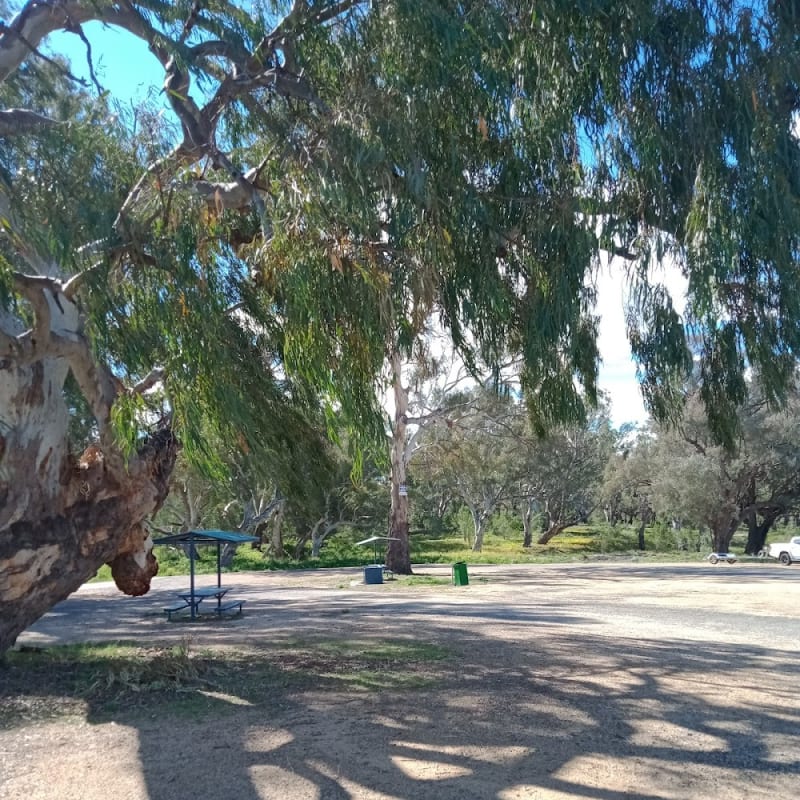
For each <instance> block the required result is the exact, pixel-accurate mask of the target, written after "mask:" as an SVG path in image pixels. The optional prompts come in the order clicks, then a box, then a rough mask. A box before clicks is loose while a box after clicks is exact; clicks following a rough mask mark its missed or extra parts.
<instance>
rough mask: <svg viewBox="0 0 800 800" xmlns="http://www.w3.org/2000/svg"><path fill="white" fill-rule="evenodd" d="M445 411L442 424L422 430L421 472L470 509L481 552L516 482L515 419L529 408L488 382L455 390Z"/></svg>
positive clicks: (476, 548) (475, 542) (474, 536)
mask: <svg viewBox="0 0 800 800" xmlns="http://www.w3.org/2000/svg"><path fill="white" fill-rule="evenodd" d="M441 410H442V414H441V416H440V417H439V419H440V421H441V422H442V424H440V425H436V426H431V427H428V428H425V429H422V430H421V432H420V433H421V437H420V438H421V439H422V447H421V452H420V459H419V471H420V475H421V477H422V478H423V479H424V481H425V482H431V483H434V484H439V485H443V486H447V487H448V488H449V490H450V492H451V493H452V494H453V495H454V496H455V497H457V498H458V499H459V500H460V502H461V503H462V504H463V505H464V506H465V507H466V508H467V509H468V510H469V514H470V519H471V521H472V537H471V547H472V550H473V551H474V552H476V553H479V552H480V551H481V550H482V548H483V539H484V535H485V533H486V525H487V523H488V522H489V520H490V519H491V517H492V515H493V514H494V513H495V512H496V511H498V510H499V508H500V506H501V505H502V504H503V503H504V502H505V501H506V500H508V499H510V497H511V494H512V492H513V489H514V486H515V480H514V478H515V475H516V462H517V451H516V448H515V445H516V443H517V441H516V437H515V435H514V432H513V420H514V418H515V417H519V415H520V413H522V414H524V410H521V406H520V403H519V401H518V400H514V399H513V398H512V397H511V396H510V395H508V394H504V393H498V392H496V391H495V390H494V389H492V388H490V387H485V386H483V387H482V386H478V387H475V388H474V389H473V390H470V391H463V390H462V391H460V392H451V393H450V395H449V396H448V397H447V398H446V402H445V403H443V405H442V407H441ZM448 411H449V412H450V413H448Z"/></svg>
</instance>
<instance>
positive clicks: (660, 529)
mask: <svg viewBox="0 0 800 800" xmlns="http://www.w3.org/2000/svg"><path fill="white" fill-rule="evenodd" d="M494 529H497V530H499V531H500V533H496V532H494ZM794 532H795V531H794V529H791V531H790V533H792V534H793V533H794ZM367 534H368V532H366V531H355V532H345V533H342V534H341V535H337V536H335V537H331V539H330V540H329V541H327V542H326V543H325V547H324V548H323V549H322V553H321V556H320V558H316V559H312V558H304V559H302V560H299V561H297V560H294V559H290V558H286V559H281V560H276V559H271V558H267V557H265V554H264V553H263V552H262V551H261V550H256V549H254V548H252V547H250V546H249V545H243V546H241V547H239V548H238V549H237V551H236V553H235V554H234V556H233V559H232V561H231V563H230V565H229V566H227V567H225V568H224V571H225V572H257V571H263V570H285V569H292V570H296V569H317V568H325V567H357V566H365V565H367V564H372V563H374V561H375V556H374V552H373V549H372V547H364V546H358V545H356V541H359V540H360V539H363V538H364V537H365V536H366V535H367ZM535 535H537V534H535ZM788 535H789V533H787V532H786V530H784V529H781V530H778V531H774V532H772V533H771V534H770V539H771V540H773V541H777V540H779V539H785V538H787V537H788ZM745 541H746V532H745V531H744V530H741V531H738V532H737V533H736V534H735V535H734V537H733V541H732V543H731V550H732V551H733V552H735V553H741V552H742V551H743V549H744V545H745ZM638 545H639V539H638V531H637V529H636V527H635V526H629V525H617V526H611V525H608V524H605V523H602V522H593V523H588V524H583V525H575V526H573V527H571V528H567V530H565V531H563V532H562V533H561V534H559V535H558V536H556V537H555V538H554V539H552V540H551V541H550V542H549V543H548V544H546V545H539V544H534V545H532V546H531V547H523V546H522V534H521V532H519V531H516V530H514V529H513V528H512V527H511V526H510V525H496V526H494V528H493V529H491V530H490V531H489V532H488V533H487V535H486V537H485V539H484V544H483V549H482V550H481V552H479V553H475V552H473V551H472V549H471V546H470V543H469V542H468V541H467V540H466V539H465V537H464V536H463V535H462V534H459V533H452V532H448V533H446V534H432V533H424V532H418V533H415V534H413V535H412V536H411V560H412V562H413V563H415V564H448V565H449V564H452V563H454V562H455V561H465V562H466V563H467V564H548V563H561V562H570V561H584V560H589V559H591V560H594V559H599V558H610V559H627V560H637V561H650V562H658V561H699V560H701V559H703V558H704V557H705V556H706V555H708V553H709V552H711V542H710V538H709V535H708V533H707V532H705V533H699V532H698V531H696V530H694V529H690V528H686V529H683V530H673V529H672V528H671V526H669V525H665V524H664V523H658V524H655V525H652V526H648V527H647V528H646V530H645V550H639V549H638ZM155 553H156V557H157V558H158V562H159V575H186V574H188V572H189V559H188V557H187V556H186V554H185V553H184V552H183V550H181V549H180V548H177V547H166V546H159V547H157V548H156V550H155ZM382 558H383V554H382V553H379V560H380V559H382ZM216 569H217V558H216V549H215V548H214V547H199V548H198V558H197V560H196V562H195V570H196V572H197V573H198V574H201V575H203V574H213V573H215V572H216ZM95 580H111V571H110V569H109V568H108V567H106V566H104V567H102V568H101V569H100V570H99V571H98V573H97V576H96V577H95Z"/></svg>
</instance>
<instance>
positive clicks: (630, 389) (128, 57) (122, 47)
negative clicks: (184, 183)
mask: <svg viewBox="0 0 800 800" xmlns="http://www.w3.org/2000/svg"><path fill="white" fill-rule="evenodd" d="M84 32H85V34H86V36H87V38H88V39H89V41H90V42H91V43H92V58H93V63H94V69H95V73H96V75H97V78H98V80H99V82H100V84H101V85H102V86H103V88H104V89H107V90H108V91H109V92H110V93H111V95H112V96H113V97H115V98H117V99H118V100H120V101H122V102H131V103H134V104H136V103H138V102H141V101H144V100H147V99H151V100H152V99H155V100H157V101H160V102H161V103H163V104H164V106H165V108H168V106H167V103H166V99H165V98H164V95H163V93H161V92H160V87H161V85H162V83H163V80H164V70H163V68H162V67H161V65H160V64H159V62H158V61H157V59H156V58H155V56H153V55H152V53H150V51H149V50H148V49H147V46H146V45H145V44H144V43H143V42H142V41H141V40H139V39H137V38H136V37H134V36H132V35H130V34H129V33H127V32H125V31H120V30H118V29H113V28H109V27H107V26H102V25H100V24H99V23H89V24H87V25H85V26H84ZM48 44H49V47H50V49H52V51H54V52H58V53H61V54H63V55H66V56H67V57H68V58H69V59H70V61H71V62H72V67H73V72H74V74H75V75H77V76H78V77H81V78H84V79H87V80H88V79H89V71H88V67H87V61H86V47H85V45H84V43H83V42H82V41H81V39H80V38H79V37H78V36H76V35H74V34H68V33H58V34H54V35H53V36H51V37H50V40H49V42H48ZM45 49H47V48H45ZM170 113H171V112H170ZM664 280H665V282H666V283H667V284H668V286H669V288H670V289H671V290H672V292H673V297H674V298H675V303H676V306H677V307H678V308H681V307H682V305H683V303H682V301H681V300H680V298H681V295H682V293H683V292H684V291H685V284H684V283H683V281H682V280H681V279H680V276H679V275H678V274H677V271H676V273H675V275H674V276H670V275H668V274H667V273H665V276H664ZM624 299H625V290H624V283H623V279H622V269H621V268H620V267H619V265H615V264H614V263H613V262H612V264H611V265H609V264H608V263H604V265H603V268H602V269H601V270H600V274H599V276H598V306H597V309H598V313H600V314H601V316H602V321H601V326H600V339H599V347H600V353H601V357H602V359H603V363H602V365H601V368H600V379H599V388H600V389H601V390H603V391H604V392H606V393H607V394H608V395H609V396H610V398H611V403H612V419H613V421H614V424H615V425H617V426H619V425H622V424H623V423H626V422H635V423H642V422H644V420H645V419H646V417H647V415H646V414H645V411H644V407H643V405H642V400H641V393H640V391H639V386H638V383H637V381H636V367H635V364H634V362H633V360H632V357H631V352H630V347H629V346H628V341H627V336H626V333H625V314H624Z"/></svg>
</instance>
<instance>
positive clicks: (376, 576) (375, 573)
mask: <svg viewBox="0 0 800 800" xmlns="http://www.w3.org/2000/svg"><path fill="white" fill-rule="evenodd" d="M364 583H383V567H382V566H381V565H380V564H371V565H370V566H368V567H364Z"/></svg>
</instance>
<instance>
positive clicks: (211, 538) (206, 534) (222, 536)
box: [153, 531, 258, 544]
mask: <svg viewBox="0 0 800 800" xmlns="http://www.w3.org/2000/svg"><path fill="white" fill-rule="evenodd" d="M257 541H258V537H257V536H248V535H247V534H245V533H237V532H236V531H184V532H183V533H173V534H171V535H170V536H162V537H161V538H160V539H156V540H154V542H153V544H187V543H189V542H193V543H194V544H204V543H205V544H217V543H229V544H242V543H244V542H257Z"/></svg>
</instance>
